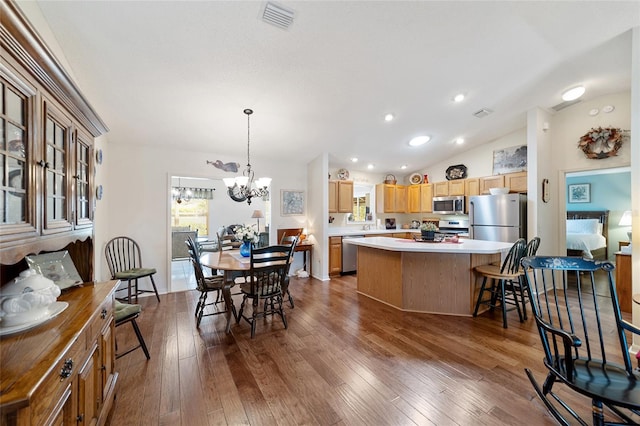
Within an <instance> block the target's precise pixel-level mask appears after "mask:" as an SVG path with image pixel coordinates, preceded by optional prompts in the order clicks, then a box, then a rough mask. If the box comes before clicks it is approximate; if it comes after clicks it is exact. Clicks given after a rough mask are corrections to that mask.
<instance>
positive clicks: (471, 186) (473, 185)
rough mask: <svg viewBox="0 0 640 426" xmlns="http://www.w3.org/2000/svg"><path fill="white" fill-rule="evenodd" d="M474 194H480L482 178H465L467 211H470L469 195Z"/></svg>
mask: <svg viewBox="0 0 640 426" xmlns="http://www.w3.org/2000/svg"><path fill="white" fill-rule="evenodd" d="M473 195H480V178H469V179H465V180H464V199H465V210H464V212H465V213H469V197H471V196H473Z"/></svg>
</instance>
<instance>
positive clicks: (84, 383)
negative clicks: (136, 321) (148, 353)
mask: <svg viewBox="0 0 640 426" xmlns="http://www.w3.org/2000/svg"><path fill="white" fill-rule="evenodd" d="M116 284H117V282H116V281H110V282H106V283H95V284H94V283H88V284H85V285H84V286H83V287H77V288H74V289H71V290H68V291H67V292H65V293H64V294H63V295H62V296H61V297H60V298H59V299H58V300H59V301H61V302H66V303H68V304H69V306H68V307H67V308H66V309H65V310H64V311H63V312H62V313H60V314H59V315H58V316H57V317H55V318H53V319H52V320H50V321H48V322H47V323H46V324H43V325H40V326H38V327H35V328H33V329H31V330H27V331H24V332H22V333H20V334H17V335H14V336H5V337H4V338H3V340H2V345H0V359H2V370H0V380H1V382H2V383H3V384H4V385H5V386H3V388H2V390H0V424H2V425H12V424H25V425H27V424H33V425H35V424H38V425H39V424H79V425H89V424H91V425H94V424H105V422H106V421H107V418H108V417H109V414H110V412H111V409H112V408H113V402H114V399H115V394H116V384H117V380H118V373H116V372H115V370H114V366H115V350H114V345H115V342H114V332H113V330H114V320H113V294H114V290H115V288H116ZM15 354H20V356H15Z"/></svg>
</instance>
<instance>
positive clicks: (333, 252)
mask: <svg viewBox="0 0 640 426" xmlns="http://www.w3.org/2000/svg"><path fill="white" fill-rule="evenodd" d="M341 272H342V237H329V276H337V275H340V273H341Z"/></svg>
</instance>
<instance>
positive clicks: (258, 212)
mask: <svg viewBox="0 0 640 426" xmlns="http://www.w3.org/2000/svg"><path fill="white" fill-rule="evenodd" d="M251 217H252V218H254V219H258V232H260V219H262V218H263V217H264V215H263V214H262V210H254V211H253V214H252V215H251Z"/></svg>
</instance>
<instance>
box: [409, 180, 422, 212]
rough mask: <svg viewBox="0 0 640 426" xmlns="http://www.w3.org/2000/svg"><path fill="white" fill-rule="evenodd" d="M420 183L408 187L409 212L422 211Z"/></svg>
mask: <svg viewBox="0 0 640 426" xmlns="http://www.w3.org/2000/svg"><path fill="white" fill-rule="evenodd" d="M420 201H421V200H420V185H409V186H408V187H407V213H420V211H421V204H420Z"/></svg>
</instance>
